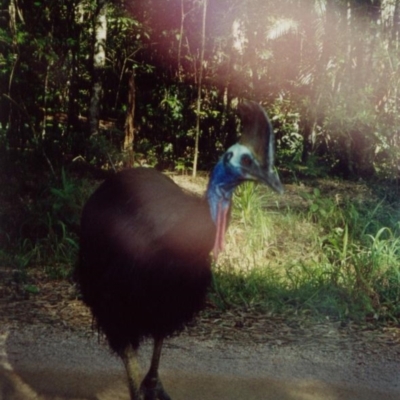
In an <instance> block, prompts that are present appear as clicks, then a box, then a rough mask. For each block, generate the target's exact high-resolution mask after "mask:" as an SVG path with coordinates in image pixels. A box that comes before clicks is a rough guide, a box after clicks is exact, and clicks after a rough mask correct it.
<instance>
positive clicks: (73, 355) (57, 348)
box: [0, 324, 400, 400]
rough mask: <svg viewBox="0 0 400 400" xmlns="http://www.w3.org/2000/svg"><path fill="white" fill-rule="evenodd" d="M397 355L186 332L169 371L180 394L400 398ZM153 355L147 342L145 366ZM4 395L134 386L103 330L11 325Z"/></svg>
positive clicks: (90, 397) (2, 329)
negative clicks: (230, 339)
mask: <svg viewBox="0 0 400 400" xmlns="http://www.w3.org/2000/svg"><path fill="white" fill-rule="evenodd" d="M341 347H343V346H341ZM390 354H391V353H390V351H389V352H388V353H386V352H385V354H380V353H379V352H378V353H377V352H374V351H372V352H371V351H367V352H365V353H363V352H360V350H359V349H353V348H351V346H350V347H348V348H338V347H337V346H333V347H332V346H323V345H321V346H314V345H312V344H310V345H307V344H303V345H302V344H295V345H288V346H271V345H267V344H254V343H253V344H252V343H248V344H244V343H235V342H227V341H221V340H219V339H213V340H211V339H210V340H207V339H198V338H195V337H190V336H188V335H183V336H181V337H176V338H172V339H170V340H168V341H167V342H166V345H165V350H164V353H163V359H162V368H161V377H162V379H163V382H164V387H165V388H166V389H167V391H168V392H169V393H170V395H171V397H172V398H173V400H239V399H240V400H268V399H270V400H295V399H296V400H317V399H322V400H339V399H340V400H395V399H396V400H399V399H400V359H399V357H398V354H397V352H393V357H391V356H390ZM149 355H150V345H149V344H147V343H145V344H144V345H143V347H142V351H141V357H142V364H143V368H144V369H145V368H146V366H147V361H148V359H149ZM0 399H1V400H3V399H4V400H26V399H40V400H50V399H51V400H64V399H87V400H95V399H97V400H119V399H121V400H122V399H128V391H127V387H126V382H125V375H124V370H123V367H122V364H121V362H120V360H119V359H118V358H117V357H115V356H114V355H112V354H110V352H109V350H108V349H107V346H106V344H105V343H104V342H103V341H101V340H100V343H99V338H98V337H97V335H95V334H87V333H85V332H83V331H81V332H80V331H70V330H63V329H62V328H60V327H57V328H54V327H53V328H51V327H50V326H44V325H27V326H26V327H21V326H19V327H18V329H14V328H11V327H8V326H7V324H5V325H3V326H0Z"/></svg>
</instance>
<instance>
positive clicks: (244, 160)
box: [240, 154, 253, 167]
mask: <svg viewBox="0 0 400 400" xmlns="http://www.w3.org/2000/svg"><path fill="white" fill-rule="evenodd" d="M252 163H253V160H252V159H251V157H250V156H249V155H247V154H244V155H243V156H242V158H241V159H240V164H241V165H242V166H243V167H250V166H251V164H252Z"/></svg>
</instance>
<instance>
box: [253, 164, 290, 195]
mask: <svg viewBox="0 0 400 400" xmlns="http://www.w3.org/2000/svg"><path fill="white" fill-rule="evenodd" d="M249 173H250V175H252V176H253V177H254V178H255V179H256V180H257V181H259V182H261V183H264V184H266V185H268V186H269V187H270V188H271V189H273V190H275V192H278V193H279V194H283V192H284V191H285V189H284V187H283V185H282V182H281V180H280V179H279V175H278V173H277V172H276V171H275V170H274V169H272V168H268V169H266V168H265V169H264V168H257V167H255V168H254V169H253V171H251V172H250V171H249Z"/></svg>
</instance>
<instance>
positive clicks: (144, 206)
mask: <svg viewBox="0 0 400 400" xmlns="http://www.w3.org/2000/svg"><path fill="white" fill-rule="evenodd" d="M81 229H82V231H81V248H80V265H81V267H80V268H79V270H78V273H79V282H80V285H81V288H82V294H83V300H84V301H85V303H86V304H87V305H88V306H89V307H90V308H91V309H92V312H93V315H94V316H95V318H96V320H97V323H98V325H99V327H100V328H101V329H102V330H103V331H104V333H105V334H106V336H107V338H108V340H109V342H110V345H111V348H112V349H113V350H114V351H116V352H117V353H119V354H122V352H123V350H124V349H125V348H126V346H128V345H129V344H131V345H132V346H134V347H137V346H138V345H139V342H140V340H141V339H142V338H143V337H145V336H158V337H165V336H168V335H169V334H171V333H173V332H174V331H176V330H178V329H179V328H181V327H182V325H183V324H184V323H185V322H187V321H188V320H190V319H191V318H192V317H193V314H194V313H196V312H197V311H199V310H200V309H201V307H202V305H203V301H204V297H205V293H206V290H207V288H208V285H209V283H210V279H211V271H210V256H209V253H210V250H211V249H212V246H213V240H214V237H215V225H214V223H213V221H212V220H211V218H210V217H209V208H208V205H207V203H206V202H205V201H203V200H202V199H200V198H198V197H195V196H189V195H188V194H186V193H184V192H183V191H182V190H181V189H180V188H179V187H178V186H177V185H176V184H175V183H174V182H173V181H172V180H171V179H169V178H167V177H166V176H164V175H162V174H160V173H159V172H157V171H156V170H154V169H146V168H137V169H130V170H125V171H122V172H120V173H118V174H116V175H114V176H113V177H112V178H110V179H109V180H107V181H106V182H105V183H104V184H103V185H102V186H101V187H100V188H99V189H98V190H97V191H96V192H95V193H94V194H93V196H92V197H91V198H90V199H89V201H88V202H87V204H86V206H85V208H84V211H83V215H82V223H81Z"/></svg>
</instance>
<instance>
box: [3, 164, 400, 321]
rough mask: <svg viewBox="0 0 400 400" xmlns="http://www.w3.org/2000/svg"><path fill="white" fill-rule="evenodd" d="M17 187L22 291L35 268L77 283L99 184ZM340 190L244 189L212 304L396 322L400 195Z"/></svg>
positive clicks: (6, 223) (9, 245) (10, 214)
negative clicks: (82, 233)
mask: <svg viewBox="0 0 400 400" xmlns="http://www.w3.org/2000/svg"><path fill="white" fill-rule="evenodd" d="M9 183H10V184H9V185H5V186H4V190H3V191H2V192H1V193H0V218H1V220H0V222H1V224H0V227H1V228H0V242H1V248H0V261H1V262H2V264H3V265H6V266H10V267H11V268H12V269H13V271H14V275H15V279H16V280H18V281H20V282H22V283H24V282H27V281H28V280H27V276H28V271H29V268H41V269H42V270H43V271H44V272H45V273H46V274H47V275H48V276H49V277H50V278H57V279H60V278H61V279H64V278H67V277H69V276H70V274H71V271H72V269H73V266H74V264H75V262H76V257H77V252H78V236H79V219H80V213H81V210H82V207H83V204H84V203H85V201H86V199H87V198H88V196H89V195H90V193H92V192H93V190H94V187H95V186H96V185H97V183H94V182H93V181H89V180H86V179H82V178H80V177H79V178H78V177H73V176H72V175H71V174H69V173H66V172H65V171H60V173H59V175H58V176H57V177H56V178H54V177H51V176H50V177H43V179H39V180H34V179H33V178H26V177H25V178H24V179H21V180H14V181H12V180H9ZM335 185H336V186H334V188H333V189H332V188H330V189H329V190H325V189H324V185H315V184H314V187H312V186H310V185H295V186H291V187H290V193H289V194H287V195H285V194H284V195H283V196H278V195H276V194H274V193H273V192H272V191H271V190H269V189H268V188H265V187H264V186H262V185H255V184H253V183H247V184H244V185H242V186H240V187H239V188H238V189H237V190H236V192H235V196H234V201H233V204H234V207H233V211H232V217H231V223H230V227H229V230H228V232H227V243H226V249H225V252H224V253H222V255H221V256H220V258H219V260H218V263H217V264H216V265H214V268H213V271H214V281H213V287H212V289H211V291H210V297H211V300H212V301H213V302H214V304H216V305H217V306H218V307H220V308H223V309H227V308H230V307H244V308H247V309H250V308H251V309H254V308H255V309H258V310H262V311H265V312H268V313H272V314H288V313H290V314H300V315H312V316H316V317H326V316H330V317H334V318H338V319H341V320H344V319H354V320H359V321H360V320H361V321H398V320H399V319H400V236H399V233H400V224H399V221H400V211H399V210H400V208H399V207H398V201H397V200H396V196H388V198H390V201H389V200H388V198H386V197H384V196H382V195H380V196H379V195H374V194H373V192H372V191H371V190H369V189H368V188H367V187H366V186H365V185H364V187H363V192H362V193H361V195H360V194H357V193H356V194H355V193H353V192H352V190H347V189H345V190H343V188H342V189H341V185H345V183H344V182H338V183H336V184H335ZM335 188H336V189H337V190H336V189H335ZM389 189H390V187H389V188H388V190H389ZM380 193H384V192H382V191H381V192H380ZM396 201H397V203H396ZM26 287H27V290H29V291H30V292H32V293H34V292H35V290H36V289H35V288H34V287H31V286H29V285H28V284H27V285H26Z"/></svg>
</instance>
